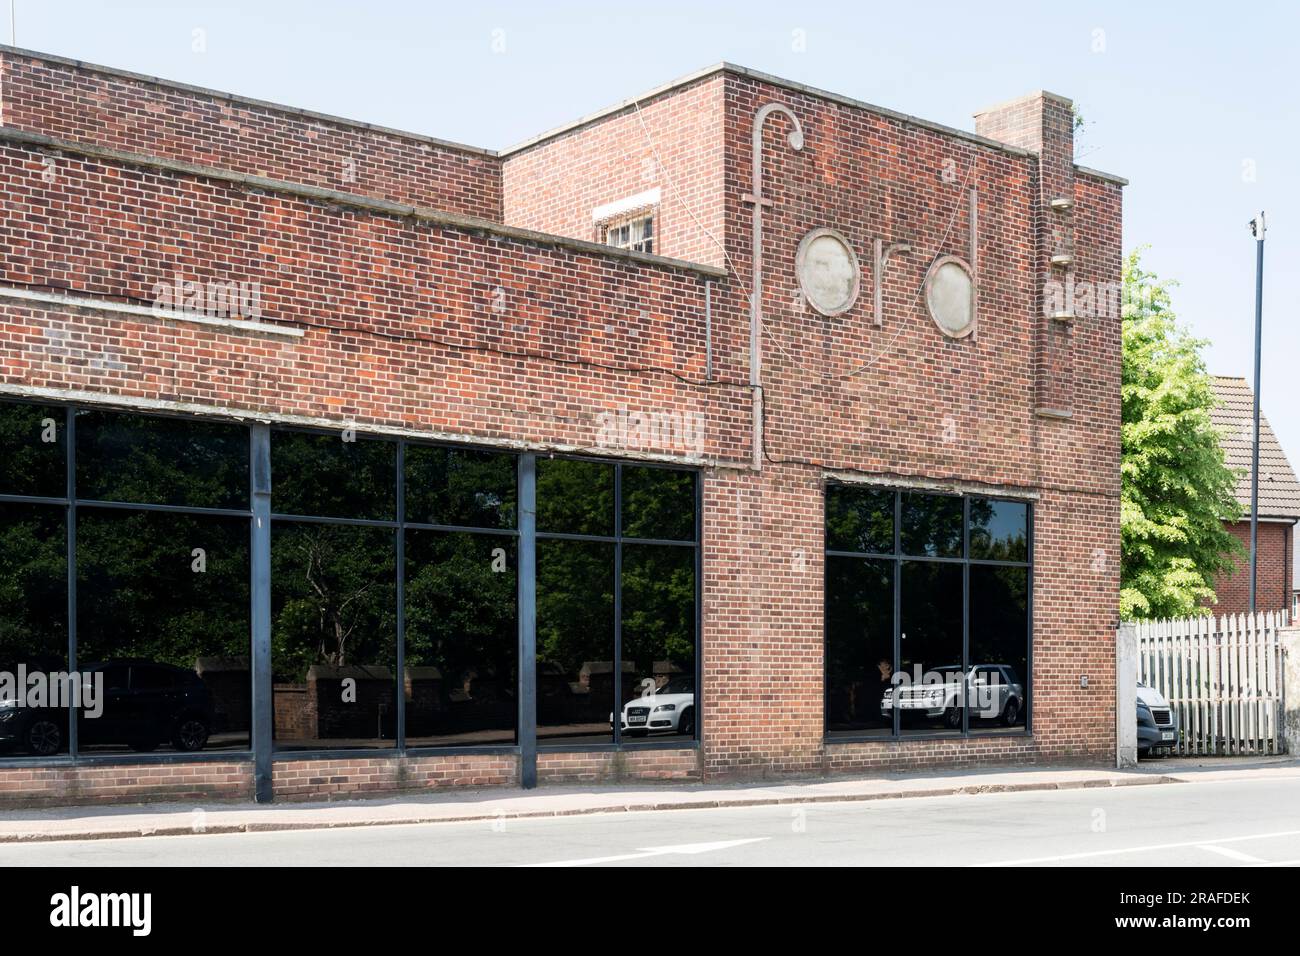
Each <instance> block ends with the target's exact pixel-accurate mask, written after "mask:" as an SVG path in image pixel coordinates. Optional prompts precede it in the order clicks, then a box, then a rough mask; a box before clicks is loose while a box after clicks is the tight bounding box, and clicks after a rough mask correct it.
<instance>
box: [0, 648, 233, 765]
mask: <svg viewBox="0 0 1300 956" xmlns="http://www.w3.org/2000/svg"><path fill="white" fill-rule="evenodd" d="M51 669H63V668H61V667H58V666H56V667H55V668H51ZM29 670H30V665H29ZM79 672H80V674H81V676H82V680H83V681H94V680H96V679H97V677H98V675H100V674H102V675H103V676H102V682H103V684H102V686H103V695H104V699H103V709H102V711H101V712H100V714H99V716H97V717H90V716H88V715H87V714H86V711H85V708H83V709H82V710H80V711H79V712H78V716H77V737H78V741H79V743H80V744H81V745H84V746H94V745H105V744H107V745H112V744H125V745H126V746H128V747H130V748H131V749H132V750H137V751H142V752H143V751H149V750H155V749H157V748H158V747H159V746H160V745H161V744H164V743H169V744H171V746H172V747H174V748H175V749H177V750H183V751H196V750H202V749H203V748H204V747H205V746H207V742H208V735H209V734H210V733H211V730H212V699H211V695H210V694H209V692H208V688H207V685H206V684H204V683H203V679H202V678H201V677H199V676H198V675H197V674H195V673H194V672H193V671H188V670H185V669H183V668H180V667H173V666H172V665H171V664H162V663H158V662H156V661H147V660H114V661H106V662H104V663H98V664H90V665H87V666H86V667H83V668H79ZM20 703H21V702H20V701H6V702H4V704H0V747H6V748H10V749H12V748H18V749H21V750H23V751H25V752H27V753H29V754H32V755H34V756H40V757H48V756H52V755H54V754H57V753H59V752H60V751H62V750H65V749H67V745H68V713H67V710H66V709H62V708H48V707H44V708H33V707H25V706H19V704H20Z"/></svg>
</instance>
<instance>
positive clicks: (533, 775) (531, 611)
mask: <svg viewBox="0 0 1300 956" xmlns="http://www.w3.org/2000/svg"><path fill="white" fill-rule="evenodd" d="M518 468H519V471H518V475H519V539H518V540H519V550H518V552H517V555H518V557H517V560H518V562H519V571H518V580H519V735H518V739H519V786H520V787H521V788H523V789H524V790H531V789H533V788H534V787H536V786H537V456H536V455H533V454H523V455H520V456H519V466H518Z"/></svg>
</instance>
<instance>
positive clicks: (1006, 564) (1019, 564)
mask: <svg viewBox="0 0 1300 956" xmlns="http://www.w3.org/2000/svg"><path fill="white" fill-rule="evenodd" d="M968 563H969V564H973V565H976V566H984V567H990V568H1027V567H1029V562H1028V561H997V560H994V559H992V558H972V559H971V560H970V561H969V562H968Z"/></svg>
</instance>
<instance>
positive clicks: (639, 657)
mask: <svg viewBox="0 0 1300 956" xmlns="http://www.w3.org/2000/svg"><path fill="white" fill-rule="evenodd" d="M622 699H623V702H624V703H623V718H622V721H623V722H622V731H621V732H622V734H623V739H624V740H626V741H629V742H630V741H632V740H633V739H635V738H644V737H650V738H655V737H663V736H677V737H680V738H686V739H690V738H694V736H695V726H696V720H695V715H696V713H697V712H698V708H697V707H696V696H695V549H694V548H681V547H672V546H670V545H657V546H656V545H647V544H630V545H625V546H624V548H623V688H622Z"/></svg>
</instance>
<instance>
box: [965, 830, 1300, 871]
mask: <svg viewBox="0 0 1300 956" xmlns="http://www.w3.org/2000/svg"><path fill="white" fill-rule="evenodd" d="M1293 836H1300V830H1280V831H1278V832H1277V833H1253V834H1251V835H1249V836H1236V837H1223V838H1221V839H1218V840H1189V841H1187V842H1186V843H1151V844H1148V845H1147V846H1128V847H1121V848H1119V849H1117V850H1091V851H1089V852H1087V853H1063V854H1061V855H1060V856H1034V857H1025V858H1024V859H1020V860H999V861H998V862H996V863H974V864H972V866H977V867H981V866H1021V865H1026V864H1032V863H1062V862H1064V861H1066V860H1087V859H1091V858H1095V857H1099V856H1119V855H1121V854H1124V853H1150V852H1151V851H1153V850H1184V849H1187V848H1188V847H1193V846H1195V847H1206V846H1209V845H1210V844H1218V843H1241V842H1243V841H1245V840H1269V839H1276V838H1278V837H1293Z"/></svg>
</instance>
